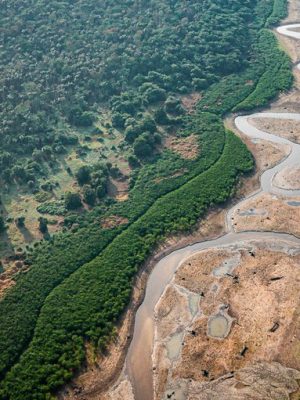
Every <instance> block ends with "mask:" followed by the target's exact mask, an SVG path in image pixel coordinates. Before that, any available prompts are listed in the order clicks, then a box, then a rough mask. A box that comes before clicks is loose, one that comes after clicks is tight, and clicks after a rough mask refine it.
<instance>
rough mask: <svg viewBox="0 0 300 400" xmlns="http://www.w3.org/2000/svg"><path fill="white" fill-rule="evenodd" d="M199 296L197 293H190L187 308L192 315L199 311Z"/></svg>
mask: <svg viewBox="0 0 300 400" xmlns="http://www.w3.org/2000/svg"><path fill="white" fill-rule="evenodd" d="M199 302H200V296H199V295H198V294H191V295H190V296H189V309H190V313H191V314H192V316H193V317H195V315H197V314H198V312H199Z"/></svg>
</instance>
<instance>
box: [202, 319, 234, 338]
mask: <svg viewBox="0 0 300 400" xmlns="http://www.w3.org/2000/svg"><path fill="white" fill-rule="evenodd" d="M230 327H231V321H229V320H228V319H227V318H226V316H225V315H223V314H217V315H214V316H212V317H210V319H209V320H208V324H207V334H208V336H210V337H213V338H216V339H225V338H226V336H228V334H229V331H230Z"/></svg>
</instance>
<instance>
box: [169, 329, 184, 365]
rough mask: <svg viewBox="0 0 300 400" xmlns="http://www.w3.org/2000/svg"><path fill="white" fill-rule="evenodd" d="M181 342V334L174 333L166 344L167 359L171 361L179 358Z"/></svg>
mask: <svg viewBox="0 0 300 400" xmlns="http://www.w3.org/2000/svg"><path fill="white" fill-rule="evenodd" d="M182 340H183V332H179V333H175V335H173V336H172V337H171V338H170V339H169V341H168V342H167V344H166V348H167V352H168V357H169V359H170V360H171V361H174V360H176V359H177V358H178V357H179V354H180V351H181V347H182Z"/></svg>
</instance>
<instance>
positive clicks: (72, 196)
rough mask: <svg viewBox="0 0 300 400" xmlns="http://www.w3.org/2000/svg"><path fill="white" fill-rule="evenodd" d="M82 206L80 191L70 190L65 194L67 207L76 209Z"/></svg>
mask: <svg viewBox="0 0 300 400" xmlns="http://www.w3.org/2000/svg"><path fill="white" fill-rule="evenodd" d="M81 206H82V203H81V198H80V195H79V194H78V193H72V192H68V193H66V195H65V207H66V209H67V210H76V209H77V208H80V207H81Z"/></svg>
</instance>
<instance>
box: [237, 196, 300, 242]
mask: <svg viewBox="0 0 300 400" xmlns="http://www.w3.org/2000/svg"><path fill="white" fill-rule="evenodd" d="M232 222H233V226H234V229H235V231H236V232H243V231H247V230H248V231H263V232H266V231H269V232H272V231H273V232H282V233H290V234H293V235H295V236H297V237H300V197H297V198H293V199H292V200H288V199H286V198H285V197H281V196H275V195H271V194H266V193H262V194H260V195H259V196H257V197H254V198H252V199H251V198H250V199H249V200H248V201H246V202H245V203H243V204H242V206H241V207H240V208H238V209H237V210H236V212H235V213H234V215H233V221H232Z"/></svg>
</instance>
